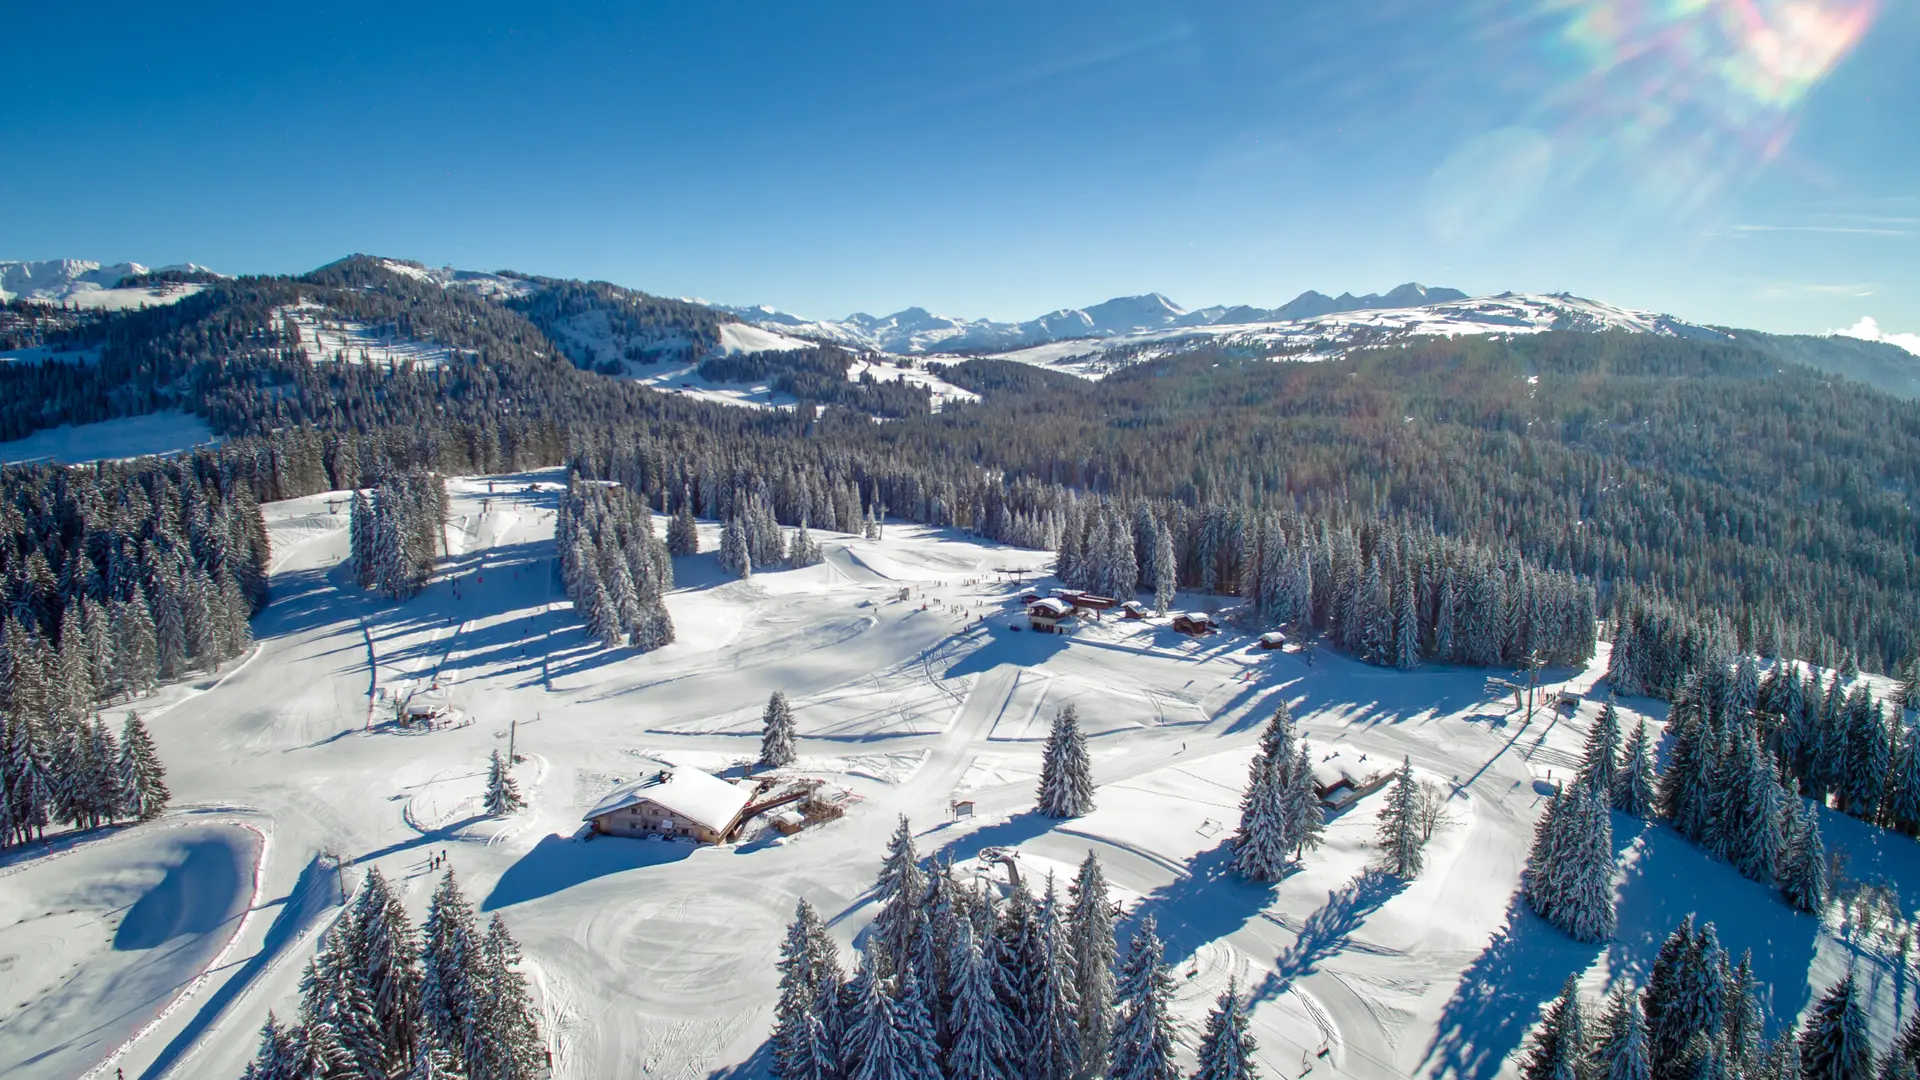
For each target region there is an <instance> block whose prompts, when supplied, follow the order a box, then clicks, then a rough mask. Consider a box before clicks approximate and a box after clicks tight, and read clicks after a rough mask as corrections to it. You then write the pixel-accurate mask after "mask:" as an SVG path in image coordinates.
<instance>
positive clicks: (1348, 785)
mask: <svg viewBox="0 0 1920 1080" xmlns="http://www.w3.org/2000/svg"><path fill="white" fill-rule="evenodd" d="M1391 765H1392V762H1390V761H1387V760H1385V759H1382V760H1381V761H1380V762H1379V763H1378V764H1375V763H1373V762H1368V761H1353V760H1349V759H1347V758H1344V757H1341V756H1339V755H1338V754H1336V755H1334V756H1333V757H1329V758H1323V759H1321V760H1320V761H1316V762H1314V763H1313V793H1314V794H1315V795H1318V796H1319V797H1320V805H1322V806H1324V807H1326V808H1327V809H1329V810H1344V809H1346V808H1347V807H1348V806H1351V805H1352V804H1353V803H1354V801H1355V800H1357V799H1359V798H1360V797H1361V796H1363V795H1370V794H1372V793H1373V792H1376V791H1378V790H1380V789H1381V788H1383V787H1385V786H1386V784H1387V781H1389V780H1391V779H1393V769H1392V768H1390V767H1389V766H1391Z"/></svg>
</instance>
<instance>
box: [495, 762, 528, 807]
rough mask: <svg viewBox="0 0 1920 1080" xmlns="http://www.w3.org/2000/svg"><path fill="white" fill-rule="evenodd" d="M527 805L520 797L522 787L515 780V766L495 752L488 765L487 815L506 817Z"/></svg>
mask: <svg viewBox="0 0 1920 1080" xmlns="http://www.w3.org/2000/svg"><path fill="white" fill-rule="evenodd" d="M525 805H526V802H525V800H523V799H522V798H521V797H520V785H519V784H517V783H515V782H514V779H513V766H512V765H511V764H510V763H509V762H507V761H506V760H505V759H504V758H502V757H501V756H500V751H498V750H495V751H494V752H493V757H492V758H491V759H490V760H489V761H488V763H487V795H486V808H487V815H488V816H489V817H505V816H507V815H508V814H511V813H513V812H514V811H515V810H518V809H519V808H521V807H522V806H525Z"/></svg>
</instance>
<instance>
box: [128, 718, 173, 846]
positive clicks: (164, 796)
mask: <svg viewBox="0 0 1920 1080" xmlns="http://www.w3.org/2000/svg"><path fill="white" fill-rule="evenodd" d="M166 775H167V770H166V767H165V766H163V765H162V764H161V763H160V754H159V752H158V751H156V750H155V749H154V747H153V736H152V735H150V734H149V733H148V732H147V725H146V722H145V721H143V720H141V719H140V714H139V713H137V712H129V713H127V718H126V721H125V722H124V723H123V724H122V726H121V728H120V761H119V777H118V780H119V788H120V791H119V799H120V804H121V806H122V807H123V808H124V809H125V812H126V813H127V814H129V815H131V816H132V817H134V818H136V819H138V820H140V821H151V820H153V819H154V818H156V817H159V816H160V812H161V811H162V810H165V809H166V808H167V800H168V799H169V798H171V797H172V793H171V792H169V791H168V790H167V781H166Z"/></svg>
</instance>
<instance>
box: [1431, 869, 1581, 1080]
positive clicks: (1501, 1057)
mask: <svg viewBox="0 0 1920 1080" xmlns="http://www.w3.org/2000/svg"><path fill="white" fill-rule="evenodd" d="M1600 949H1601V946H1598V945H1581V944H1579V943H1578V942H1575V941H1574V940H1573V939H1572V938H1569V937H1567V936H1566V935H1564V934H1562V933H1560V931H1558V930H1555V929H1554V928H1553V927H1552V926H1550V925H1548V923H1547V922H1546V920H1544V919H1542V918H1540V917H1539V916H1538V915H1535V914H1534V913H1533V911H1532V910H1531V909H1530V908H1528V907H1527V905H1526V902H1525V901H1524V900H1522V899H1521V897H1520V894H1519V893H1515V894H1514V896H1513V898H1512V899H1511V900H1510V901H1508V903H1507V920H1506V925H1504V926H1502V927H1501V928H1500V929H1499V930H1498V931H1496V932H1495V933H1494V935H1493V940H1492V941H1491V942H1489V943H1488V944H1487V947H1486V949H1485V950H1483V951H1482V952H1481V953H1480V955H1479V956H1478V957H1477V958H1475V960H1474V961H1473V963H1472V964H1470V965H1468V966H1467V969H1466V971H1465V972H1463V973H1462V974H1461V976H1460V983H1459V985H1458V986H1456V987H1454V991H1453V996H1452V997H1451V998H1449V999H1448V1000H1447V1004H1446V1007H1445V1008H1444V1009H1442V1010H1441V1013H1440V1021H1439V1024H1438V1026H1437V1027H1436V1029H1435V1031H1434V1036H1433V1042H1431V1043H1429V1044H1428V1046H1427V1052H1426V1054H1425V1056H1424V1057H1422V1059H1421V1065H1422V1066H1423V1067H1430V1069H1429V1074H1430V1075H1432V1076H1434V1077H1441V1078H1452V1077H1457V1078H1464V1080H1485V1078H1488V1077H1491V1076H1493V1075H1494V1074H1495V1073H1497V1072H1499V1071H1500V1065H1501V1063H1502V1062H1504V1061H1505V1060H1506V1059H1507V1056H1508V1055H1509V1054H1511V1053H1512V1052H1513V1051H1514V1049H1515V1048H1517V1047H1518V1046H1519V1045H1520V1043H1521V1041H1522V1040H1523V1039H1525V1038H1526V1036H1527V1033H1528V1032H1529V1031H1531V1030H1532V1029H1533V1025H1534V1021H1535V1019H1536V1018H1537V1016H1538V1015H1539V1011H1540V1006H1541V1004H1542V1003H1543V1002H1545V1001H1546V1000H1547V999H1549V998H1551V997H1553V996H1554V995H1555V994H1556V993H1558V992H1559V990H1560V985H1561V984H1562V983H1564V982H1566V981H1567V976H1569V975H1571V974H1573V973H1574V972H1576V971H1584V970H1586V969H1587V967H1589V966H1590V965H1591V964H1592V963H1593V961H1594V958H1595V957H1596V956H1598V955H1599V952H1600Z"/></svg>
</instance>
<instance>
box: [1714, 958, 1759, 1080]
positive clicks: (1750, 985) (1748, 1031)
mask: <svg viewBox="0 0 1920 1080" xmlns="http://www.w3.org/2000/svg"><path fill="white" fill-rule="evenodd" d="M1763 992H1764V989H1763V988H1762V987H1761V985H1760V981H1759V979H1758V978H1757V977H1756V976H1755V975H1754V973H1753V950H1751V949H1749V950H1747V951H1746V952H1744V953H1742V954H1741V955H1740V962H1739V963H1738V964H1737V965H1735V966H1734V969H1733V976H1732V978H1731V979H1730V980H1729V981H1728V983H1727V1003H1726V1008H1725V1009H1723V1010H1722V1012H1723V1013H1724V1014H1725V1015H1724V1020H1723V1021H1722V1029H1723V1030H1722V1033H1721V1042H1722V1043H1723V1044H1724V1045H1725V1046H1726V1051H1727V1068H1728V1070H1729V1071H1731V1072H1732V1073H1733V1074H1734V1075H1735V1076H1747V1075H1750V1074H1751V1073H1752V1072H1753V1071H1754V1069H1755V1067H1756V1066H1758V1065H1759V1063H1760V1057H1761V1053H1762V1051H1763V1050H1764V1047H1763V1046H1762V1043H1764V1042H1765V1041H1766V1034H1767V1027H1766V1018H1765V1015H1764V1014H1763V1012H1762V1009H1761V1002H1760V995H1761V994H1762V993H1763Z"/></svg>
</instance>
